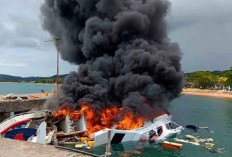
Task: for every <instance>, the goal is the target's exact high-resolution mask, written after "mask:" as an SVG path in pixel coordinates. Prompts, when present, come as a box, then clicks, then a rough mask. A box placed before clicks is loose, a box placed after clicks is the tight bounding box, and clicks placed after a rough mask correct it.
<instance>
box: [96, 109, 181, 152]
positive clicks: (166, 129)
mask: <svg viewBox="0 0 232 157" xmlns="http://www.w3.org/2000/svg"><path fill="white" fill-rule="evenodd" d="M171 117H172V116H171V115H169V114H167V113H164V114H162V115H160V116H159V117H157V118H155V119H154V120H153V121H150V122H145V123H144V125H143V126H142V127H140V128H137V129H133V130H118V129H111V130H110V131H111V140H110V141H111V144H118V143H120V142H127V141H139V140H143V141H144V140H147V141H149V140H152V141H163V140H165V139H167V138H170V137H173V136H175V135H177V134H180V133H181V130H182V129H183V127H182V126H179V125H178V124H176V123H175V122H173V121H172V120H171ZM108 131H109V130H108V129H105V130H101V131H98V132H96V133H95V139H94V146H95V147H96V146H99V145H102V144H106V143H107V142H108V138H107V134H108Z"/></svg>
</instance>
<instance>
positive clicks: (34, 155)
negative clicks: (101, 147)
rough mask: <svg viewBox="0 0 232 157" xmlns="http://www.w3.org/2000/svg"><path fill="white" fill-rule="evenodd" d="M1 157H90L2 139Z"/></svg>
mask: <svg viewBox="0 0 232 157" xmlns="http://www.w3.org/2000/svg"><path fill="white" fill-rule="evenodd" d="M0 146H1V148H0V156H1V157H88V156H87V155H83V154H79V153H76V152H71V151H66V150H61V149H58V148H55V147H54V146H51V145H42V144H35V143H31V142H26V141H16V140H11V139H6V138H0Z"/></svg>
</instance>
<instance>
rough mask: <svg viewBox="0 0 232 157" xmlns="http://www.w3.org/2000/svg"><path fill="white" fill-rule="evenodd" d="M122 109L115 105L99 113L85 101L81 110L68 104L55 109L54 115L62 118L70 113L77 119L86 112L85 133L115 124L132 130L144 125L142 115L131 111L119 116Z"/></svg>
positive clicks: (121, 128)
mask: <svg viewBox="0 0 232 157" xmlns="http://www.w3.org/2000/svg"><path fill="white" fill-rule="evenodd" d="M122 110H123V108H117V107H113V108H106V109H104V110H103V111H101V112H100V113H98V112H97V111H96V110H94V109H92V108H90V107H89V105H88V104H87V103H83V104H82V105H81V109H80V110H72V109H71V108H70V107H68V106H66V107H63V108H61V109H60V110H58V111H54V112H53V117H54V118H56V119H59V120H62V119H65V117H66V116H67V115H69V116H70V118H71V120H73V121H77V120H79V119H80V118H81V115H82V114H84V115H85V120H86V125H87V129H88V131H86V132H85V135H89V134H91V133H94V132H97V131H100V130H103V129H106V128H112V127H113V126H114V125H115V124H116V125H115V126H116V128H117V129H120V130H132V129H136V128H139V127H142V126H143V122H144V119H143V118H142V117H136V116H135V115H134V113H133V112H131V111H125V112H124V114H123V115H122V118H119V116H120V113H121V111H122Z"/></svg>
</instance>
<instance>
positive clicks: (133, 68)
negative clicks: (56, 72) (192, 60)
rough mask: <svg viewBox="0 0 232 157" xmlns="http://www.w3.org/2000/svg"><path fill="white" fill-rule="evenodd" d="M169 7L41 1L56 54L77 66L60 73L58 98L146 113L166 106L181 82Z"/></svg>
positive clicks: (134, 1)
mask: <svg viewBox="0 0 232 157" xmlns="http://www.w3.org/2000/svg"><path fill="white" fill-rule="evenodd" d="M169 6H170V4H169V2H168V1H166V0H45V3H44V4H43V5H42V6H41V12H42V20H43V28H44V29H45V30H47V31H49V33H50V34H51V35H52V36H54V37H60V38H61V39H62V41H61V46H60V50H61V56H62V58H63V59H64V60H66V61H69V62H70V63H73V64H77V65H79V69H78V72H72V73H70V74H69V75H68V76H67V77H66V78H65V82H64V84H63V85H62V90H63V93H64V94H65V97H64V100H63V101H64V102H66V103H69V104H72V105H74V106H75V107H77V108H78V107H79V106H78V103H79V102H80V101H82V100H88V101H90V102H91V103H90V104H91V107H92V108H94V109H96V110H100V109H103V108H106V107H111V106H118V107H123V108H124V109H128V110H131V111H133V112H135V113H136V114H138V115H142V116H147V117H149V116H152V115H153V114H155V113H158V112H161V111H163V110H166V107H167V105H168V104H169V102H170V101H171V100H172V99H174V98H176V97H177V96H178V95H179V93H180V92H181V89H182V86H183V74H182V71H181V65H180V60H181V53H180V49H179V46H178V44H176V43H172V42H170V40H169V38H168V36H167V29H166V22H165V16H166V14H167V13H168V10H169ZM152 109H155V110H152Z"/></svg>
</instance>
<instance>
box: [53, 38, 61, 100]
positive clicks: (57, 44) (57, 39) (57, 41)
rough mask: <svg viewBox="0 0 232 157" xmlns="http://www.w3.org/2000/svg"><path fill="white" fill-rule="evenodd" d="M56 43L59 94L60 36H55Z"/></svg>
mask: <svg viewBox="0 0 232 157" xmlns="http://www.w3.org/2000/svg"><path fill="white" fill-rule="evenodd" d="M53 40H54V43H55V46H56V50H57V56H56V95H57V96H58V90H59V71H60V63H59V62H60V40H61V39H60V38H54V39H53Z"/></svg>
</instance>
